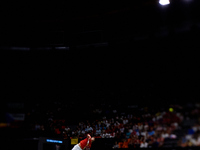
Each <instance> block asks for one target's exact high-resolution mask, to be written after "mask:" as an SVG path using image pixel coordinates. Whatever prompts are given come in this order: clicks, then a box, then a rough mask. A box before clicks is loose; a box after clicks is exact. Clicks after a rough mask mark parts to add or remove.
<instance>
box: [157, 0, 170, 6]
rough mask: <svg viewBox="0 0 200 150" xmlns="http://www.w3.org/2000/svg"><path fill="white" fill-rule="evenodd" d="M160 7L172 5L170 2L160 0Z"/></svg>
mask: <svg viewBox="0 0 200 150" xmlns="http://www.w3.org/2000/svg"><path fill="white" fill-rule="evenodd" d="M159 3H160V5H168V4H170V1H169V0H159Z"/></svg>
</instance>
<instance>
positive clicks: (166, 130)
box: [25, 103, 200, 148]
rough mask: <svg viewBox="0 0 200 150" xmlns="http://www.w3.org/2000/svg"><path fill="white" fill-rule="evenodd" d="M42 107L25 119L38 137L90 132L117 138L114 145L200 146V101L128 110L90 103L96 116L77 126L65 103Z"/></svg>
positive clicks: (83, 119)
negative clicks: (197, 102)
mask: <svg viewBox="0 0 200 150" xmlns="http://www.w3.org/2000/svg"><path fill="white" fill-rule="evenodd" d="M37 107H38V108H37ZM40 107H42V108H43V106H42V105H41V104H38V105H37V106H36V107H34V108H33V109H32V112H29V113H28V114H27V116H26V120H25V124H26V125H25V126H26V129H30V130H31V131H32V132H35V133H36V132H37V133H38V134H37V136H51V137H59V138H64V139H72V138H78V139H79V140H81V139H82V138H84V137H85V136H86V134H87V133H90V134H91V136H95V137H96V138H113V139H114V141H115V144H114V145H113V148H131V147H132V148H150V147H164V146H166V143H167V142H171V144H172V142H175V144H174V146H178V147H188V146H200V116H199V114H200V105H199V104H193V105H192V104H191V105H169V106H166V107H165V108H163V107H157V108H156V107H155V108H153V107H152V108H150V107H140V106H132V107H130V106H126V107H124V108H125V109H118V108H117V107H112V106H109V105H108V106H105V104H102V105H99V108H98V107H96V106H95V107H94V106H93V105H89V106H88V108H89V110H90V112H89V113H91V115H92V117H88V118H89V119H85V118H82V120H79V119H78V120H77V122H74V124H73V125H72V124H70V120H67V118H64V116H65V112H64V111H63V110H62V109H65V106H64V105H62V103H55V105H54V107H57V109H52V111H50V110H51V109H46V110H44V109H40ZM67 107H69V106H67ZM170 107H171V108H170ZM120 108H122V106H121V107H120ZM128 108H129V109H128ZM169 108H170V109H169ZM38 110H40V112H38ZM53 110H55V111H53ZM36 114H38V115H36ZM61 114H62V115H61ZM94 116H96V117H94ZM86 118H87V116H86Z"/></svg>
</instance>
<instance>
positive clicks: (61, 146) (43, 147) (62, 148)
mask: <svg viewBox="0 0 200 150" xmlns="http://www.w3.org/2000/svg"><path fill="white" fill-rule="evenodd" d="M67 149H69V143H68V142H67V141H66V140H63V139H53V138H46V137H40V138H39V142H38V150H67Z"/></svg>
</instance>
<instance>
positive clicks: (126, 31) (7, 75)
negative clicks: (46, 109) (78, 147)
mask: <svg viewBox="0 0 200 150" xmlns="http://www.w3.org/2000/svg"><path fill="white" fill-rule="evenodd" d="M198 8H199V2H198V1H197V0H196V1H195V0H194V1H192V2H190V3H189V2H184V1H178V0H173V1H171V4H170V5H168V6H165V7H161V6H160V5H159V3H158V1H153V0H152V1H150V0H149V1H147V0H143V1H140V2H135V3H133V4H132V3H128V2H123V3H117V2H116V3H115V4H104V3H102V2H101V3H97V2H92V3H90V5H89V4H86V3H84V2H80V3H78V4H77V3H76V2H73V3H69V2H66V1H59V2H49V3H36V2H33V3H29V2H27V3H22V2H13V3H12V4H10V3H9V2H7V4H6V3H5V4H4V5H1V10H2V13H1V30H0V32H1V35H0V36H1V39H2V40H1V42H0V45H1V89H2V90H1V91H2V92H1V93H2V94H1V97H2V100H3V102H4V101H32V102H34V101H54V100H57V99H59V100H62V101H63V102H66V103H67V101H72V100H74V102H75V103H77V104H79V102H83V101H90V102H94V101H97V102H98V101H102V99H104V101H106V102H110V103H112V101H113V100H115V101H117V100H120V101H122V102H127V103H128V102H130V99H134V100H132V101H131V103H133V104H135V103H142V104H143V103H144V102H145V103H148V104H154V102H155V101H157V102H158V103H160V104H163V103H168V102H169V101H171V102H177V103H179V102H180V103H182V102H183V101H185V100H186V101H188V100H189V101H197V100H198V98H199V93H198V91H199V54H198V50H199V44H198V41H199V38H198V37H199V28H198V22H199V9H198ZM188 24H189V25H188ZM183 26H186V27H187V28H189V30H183V31H181V32H178V29H182V27H183ZM161 29H163V30H164V31H165V32H167V33H168V34H167V35H166V36H163V37H159V36H158V37H157V36H156V33H160V34H161ZM89 31H93V32H92V33H93V34H92V33H91V32H89ZM102 35H103V38H102ZM143 36H144V37H147V38H146V39H141V40H138V37H143ZM95 43H106V44H107V45H106V46H103V47H102V46H98V44H96V45H95ZM87 44H90V45H89V46H88V45H87ZM92 44H93V45H92ZM55 46H64V47H68V48H69V49H68V50H56V49H55ZM77 46H79V47H77ZM84 46H85V47H84ZM13 47H15V49H19V50H13ZM16 47H29V51H25V50H24V51H23V50H20V48H16ZM38 47H40V49H39V50H38V49H37V48H38ZM44 47H50V48H51V50H45V48H44Z"/></svg>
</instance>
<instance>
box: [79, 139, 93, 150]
mask: <svg viewBox="0 0 200 150" xmlns="http://www.w3.org/2000/svg"><path fill="white" fill-rule="evenodd" d="M88 141H89V142H88ZM80 145H81V149H84V148H91V145H92V140H91V139H90V140H89V139H88V138H85V139H84V140H82V141H80Z"/></svg>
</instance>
